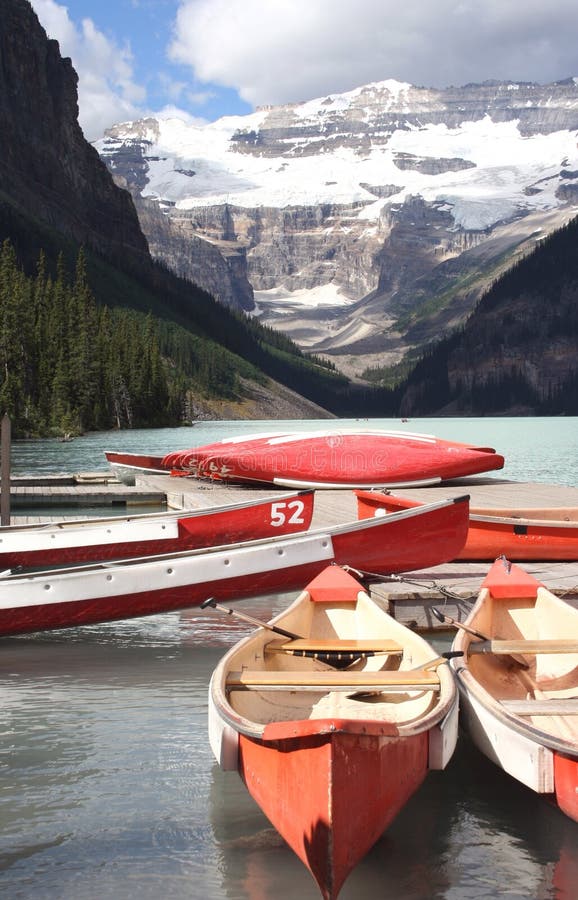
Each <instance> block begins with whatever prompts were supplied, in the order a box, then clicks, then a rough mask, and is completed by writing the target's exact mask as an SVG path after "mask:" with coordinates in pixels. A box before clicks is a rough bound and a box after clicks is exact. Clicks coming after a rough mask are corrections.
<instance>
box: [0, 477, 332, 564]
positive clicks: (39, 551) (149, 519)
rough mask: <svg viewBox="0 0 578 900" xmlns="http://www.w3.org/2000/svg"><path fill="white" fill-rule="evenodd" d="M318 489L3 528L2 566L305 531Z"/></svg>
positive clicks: (184, 548)
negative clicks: (171, 509)
mask: <svg viewBox="0 0 578 900" xmlns="http://www.w3.org/2000/svg"><path fill="white" fill-rule="evenodd" d="M313 502H314V494H313V492H301V493H299V494H297V493H291V494H286V495H280V496H277V497H270V498H268V499H260V500H248V501H246V502H244V503H237V504H231V505H229V506H221V507H214V508H212V509H211V508H209V509H196V510H191V511H189V512H185V511H183V512H182V513H175V512H169V513H159V514H158V515H155V514H149V515H140V516H139V515H136V516H128V517H121V516H118V517H112V518H105V519H84V520H80V521H77V522H72V521H63V522H59V523H55V524H53V523H49V522H47V523H46V524H44V525H38V526H35V525H31V526H22V525H17V526H7V527H5V528H0V568H1V569H8V568H15V567H16V566H37V567H38V566H53V565H58V566H66V565H71V564H73V563H79V562H80V563H82V562H92V561H96V560H109V559H129V558H132V557H137V556H139V557H143V556H155V555H159V554H163V553H181V552H186V551H187V550H194V549H197V548H205V547H215V546H219V545H221V544H235V543H238V542H240V541H251V540H260V539H264V538H268V537H274V536H276V535H284V534H296V533H299V532H303V531H306V530H307V529H308V528H309V526H310V524H311V518H312V515H313Z"/></svg>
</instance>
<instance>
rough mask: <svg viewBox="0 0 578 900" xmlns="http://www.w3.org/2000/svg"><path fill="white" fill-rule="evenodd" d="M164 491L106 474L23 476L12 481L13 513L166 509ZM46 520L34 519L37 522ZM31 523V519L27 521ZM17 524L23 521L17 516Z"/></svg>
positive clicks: (11, 502)
mask: <svg viewBox="0 0 578 900" xmlns="http://www.w3.org/2000/svg"><path fill="white" fill-rule="evenodd" d="M166 502H167V495H166V491H165V490H163V489H162V488H160V489H159V488H156V487H145V486H141V485H127V484H123V482H121V481H119V480H118V479H117V478H116V476H114V475H112V474H110V473H107V472H84V473H79V474H78V475H74V474H72V475H68V474H62V475H38V476H21V477H13V478H11V479H10V508H11V510H13V511H14V510H26V509H32V508H42V509H46V510H47V511H48V510H55V509H57V508H58V507H78V508H79V510H80V509H82V508H83V507H85V508H89V507H93V508H94V507H103V506H111V507H114V506H122V507H124V506H145V505H146V506H158V507H159V508H161V507H163V506H165V505H166ZM39 518H41V519H42V520H43V521H45V520H46V516H45V517H38V516H36V517H34V520H38V519H39ZM28 520H29V521H32V520H33V518H32V517H28ZM18 521H19V522H22V521H23V518H22V517H21V516H18Z"/></svg>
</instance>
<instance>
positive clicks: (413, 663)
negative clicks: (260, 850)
mask: <svg viewBox="0 0 578 900" xmlns="http://www.w3.org/2000/svg"><path fill="white" fill-rule="evenodd" d="M272 631H277V633H272ZM443 663H445V659H443V658H440V657H439V656H438V655H437V653H436V652H435V651H434V650H433V649H432V648H431V647H430V646H429V644H427V643H426V641H425V640H424V639H423V638H421V637H420V636H419V635H417V634H416V633H415V632H413V631H410V630H409V629H408V628H405V626H403V625H402V624H401V623H399V622H396V621H395V619H393V618H392V617H391V616H389V615H388V614H387V613H386V612H385V611H384V609H383V608H382V607H381V606H380V605H378V604H377V603H375V602H374V601H373V600H372V599H371V598H370V597H369V595H368V594H367V593H366V592H365V591H364V589H363V588H362V586H361V585H360V584H359V582H357V581H356V580H355V579H354V578H352V576H351V575H350V574H348V573H347V572H345V571H344V570H343V569H342V568H340V567H338V566H330V567H328V568H325V569H324V570H323V571H322V572H321V573H320V574H319V575H318V576H317V577H315V578H314V579H313V580H312V581H311V582H310V583H309V584H308V585H307V586H306V587H305V589H304V590H303V592H302V593H301V594H300V595H299V596H298V597H297V599H296V600H295V601H294V603H293V604H292V605H291V606H290V607H289V608H288V609H287V610H285V611H284V612H283V613H282V614H281V615H279V616H278V617H277V618H275V619H273V621H272V622H271V623H270V624H269V625H267V626H265V627H261V628H259V629H258V630H257V631H256V632H254V633H253V634H252V635H250V636H249V637H247V638H245V639H244V640H242V641H240V642H239V643H238V644H236V645H235V646H234V647H233V648H232V649H231V650H230V651H229V652H228V653H227V654H226V655H225V656H224V657H223V659H222V660H221V662H220V663H219V665H218V666H217V668H216V669H215V672H214V673H213V676H212V678H211V683H210V687H209V735H210V741H211V747H212V749H213V753H214V754H215V757H216V759H217V761H218V762H219V763H220V765H221V766H222V767H223V768H224V769H230V770H236V771H238V773H239V775H240V776H241V778H242V779H243V781H244V783H245V785H246V787H247V789H248V791H249V793H250V794H251V796H252V797H253V799H254V800H255V801H256V802H257V803H258V804H259V806H260V807H261V809H262V810H263V812H264V813H265V815H266V816H267V817H268V818H269V820H270V821H271V823H272V824H273V825H274V826H275V828H276V829H277V830H278V832H279V833H280V834H281V835H282V837H283V838H284V839H285V840H286V841H287V843H288V844H289V846H290V847H291V848H292V849H293V851H294V852H295V853H296V854H297V856H298V857H299V858H300V859H301V860H302V862H303V863H304V864H305V865H306V866H307V868H308V869H309V871H310V872H311V873H312V875H313V877H314V878H315V880H316V881H317V883H318V885H319V888H320V890H321V894H322V896H323V897H324V898H325V900H335V898H336V897H337V896H338V894H339V891H340V889H341V886H342V885H343V883H344V881H345V879H346V878H347V876H348V875H349V873H350V872H351V871H352V870H353V869H354V867H355V866H356V865H357V863H358V862H359V861H360V860H361V859H362V858H363V856H365V854H366V853H367V852H368V850H369V849H370V848H371V847H372V845H373V844H374V843H375V841H376V840H377V839H378V838H379V837H380V835H381V834H382V833H383V831H384V830H385V829H386V828H387V827H388V825H389V824H390V823H391V822H392V820H393V819H394V818H395V816H396V815H397V814H398V813H399V811H400V810H401V809H402V808H403V807H404V805H405V804H406V803H407V801H408V800H409V798H410V797H411V796H412V794H413V793H414V792H415V791H416V790H417V789H418V788H419V786H420V785H421V783H422V782H423V780H424V779H425V777H426V775H427V773H428V770H429V769H441V768H444V767H445V765H446V763H447V762H448V761H449V759H450V758H451V756H452V753H453V750H454V747H455V744H456V740H457V719H458V706H457V691H456V687H455V682H454V679H453V676H452V673H451V671H450V669H449V667H448V666H447V665H444V664H443Z"/></svg>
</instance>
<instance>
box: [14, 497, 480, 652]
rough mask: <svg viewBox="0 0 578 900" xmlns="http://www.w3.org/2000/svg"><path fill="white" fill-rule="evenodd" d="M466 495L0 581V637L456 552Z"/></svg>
mask: <svg viewBox="0 0 578 900" xmlns="http://www.w3.org/2000/svg"><path fill="white" fill-rule="evenodd" d="M468 507H469V498H468V497H467V496H466V497H460V498H457V499H455V500H442V501H440V502H438V503H432V504H429V505H428V506H423V507H421V508H420V509H410V510H407V511H405V512H400V513H396V514H394V515H392V516H387V517H386V518H384V519H369V520H367V521H365V522H359V521H356V522H349V523H346V524H344V525H336V526H331V527H328V528H317V529H314V530H311V531H307V532H305V533H304V534H296V535H284V536H280V537H273V538H268V539H266V540H262V541H248V542H246V543H239V544H231V545H228V546H221V547H213V548H210V549H206V550H188V551H184V552H181V553H172V554H171V553H169V554H162V555H161V556H149V557H144V558H136V559H126V560H118V561H116V562H114V561H113V562H108V563H101V564H96V563H94V564H92V565H77V566H75V567H72V568H55V569H49V570H46V571H41V572H34V573H30V572H28V573H26V572H24V573H12V574H9V575H5V576H4V577H2V578H0V635H6V634H17V633H19V632H32V631H41V630H45V629H48V628H66V627H72V626H76V625H89V624H93V623H95V622H108V621H114V620H116V619H129V618H134V617H137V616H145V615H154V614H156V613H161V612H169V611H171V610H178V609H187V608H190V607H193V606H199V605H200V604H201V603H202V602H203V600H205V599H206V597H207V596H211V595H212V596H215V597H217V599H226V600H235V599H241V598H243V597H256V596H259V595H263V594H269V593H274V592H279V591H283V590H292V589H293V588H295V587H299V586H300V585H302V584H303V582H304V581H306V580H308V579H310V578H313V577H314V576H315V575H316V574H317V573H318V572H320V571H321V569H323V568H324V567H325V566H326V565H328V564H329V563H331V562H336V563H339V564H340V565H350V566H352V567H354V568H356V569H359V570H362V571H367V572H370V573H377V574H389V573H393V572H402V571H408V570H411V569H415V568H423V567H424V566H430V565H437V564H438V563H441V562H445V561H447V560H448V559H451V558H452V557H453V556H455V554H456V553H457V552H458V550H459V548H460V547H461V546H462V544H463V542H464V541H465V538H466V531H467V527H468Z"/></svg>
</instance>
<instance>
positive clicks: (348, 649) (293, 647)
mask: <svg viewBox="0 0 578 900" xmlns="http://www.w3.org/2000/svg"><path fill="white" fill-rule="evenodd" d="M266 649H267V650H268V651H272V652H274V653H337V654H339V653H347V654H353V655H356V656H363V655H364V654H365V655H369V654H371V655H374V654H376V653H387V654H394V655H395V656H401V655H402V653H403V647H402V646H401V644H398V643H397V641H383V640H382V641H380V640H367V639H359V640H349V641H345V640H337V639H335V638H326V639H317V638H297V639H295V640H291V641H281V642H277V641H272V642H271V643H270V644H267V647H266Z"/></svg>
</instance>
